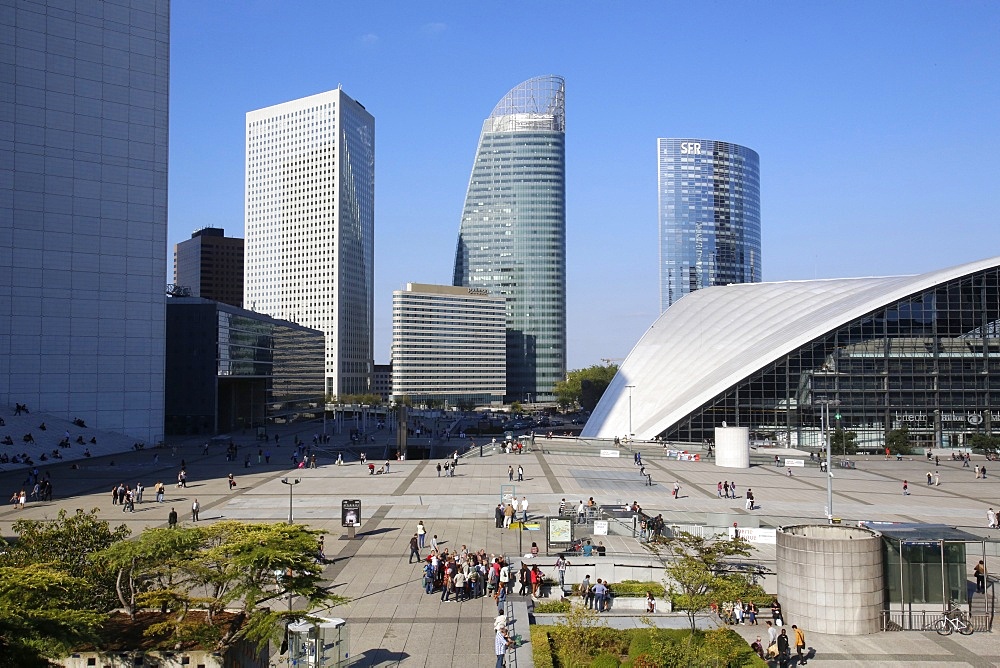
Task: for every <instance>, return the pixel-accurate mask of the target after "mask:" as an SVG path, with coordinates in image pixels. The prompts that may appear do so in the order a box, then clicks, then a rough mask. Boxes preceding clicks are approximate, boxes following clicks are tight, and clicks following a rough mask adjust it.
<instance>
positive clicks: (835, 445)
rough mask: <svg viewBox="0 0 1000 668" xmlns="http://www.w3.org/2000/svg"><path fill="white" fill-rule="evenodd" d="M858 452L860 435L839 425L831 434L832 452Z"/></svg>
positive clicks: (848, 453)
mask: <svg viewBox="0 0 1000 668" xmlns="http://www.w3.org/2000/svg"><path fill="white" fill-rule="evenodd" d="M857 452H858V435H857V434H856V433H855V432H853V431H846V430H845V429H843V428H842V427H837V428H836V429H834V430H833V433H832V434H830V454H837V453H839V454H842V455H854V454H857Z"/></svg>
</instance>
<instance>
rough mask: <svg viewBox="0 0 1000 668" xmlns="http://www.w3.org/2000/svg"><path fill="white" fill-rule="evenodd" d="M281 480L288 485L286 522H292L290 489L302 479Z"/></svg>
mask: <svg viewBox="0 0 1000 668" xmlns="http://www.w3.org/2000/svg"><path fill="white" fill-rule="evenodd" d="M281 482H283V483H285V484H286V485H288V523H289V524H293V522H292V490H294V489H295V486H296V485H298V484H299V483H300V482H302V481H301V480H300V479H299V478H295V479H294V480H289V479H288V478H282V479H281ZM289 604H291V601H290V600H289Z"/></svg>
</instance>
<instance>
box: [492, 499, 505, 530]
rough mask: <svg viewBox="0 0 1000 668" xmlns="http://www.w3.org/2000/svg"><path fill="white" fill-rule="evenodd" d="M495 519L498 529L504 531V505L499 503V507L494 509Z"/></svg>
mask: <svg viewBox="0 0 1000 668" xmlns="http://www.w3.org/2000/svg"><path fill="white" fill-rule="evenodd" d="M493 519H494V520H495V521H496V525H497V526H496V528H497V529H503V504H502V503H498V504H497V507H496V508H494V509H493Z"/></svg>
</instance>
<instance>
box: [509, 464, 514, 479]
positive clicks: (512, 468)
mask: <svg viewBox="0 0 1000 668" xmlns="http://www.w3.org/2000/svg"><path fill="white" fill-rule="evenodd" d="M507 480H509V481H510V482H514V467H513V466H508V467H507Z"/></svg>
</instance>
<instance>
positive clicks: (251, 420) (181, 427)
mask: <svg viewBox="0 0 1000 668" xmlns="http://www.w3.org/2000/svg"><path fill="white" fill-rule="evenodd" d="M323 351H324V338H323V332H320V331H318V330H315V329H309V328H308V327H302V326H301V325H296V324H295V323H292V322H287V321H284V320H276V319H274V318H271V317H268V316H266V315H262V314H260V313H254V312H253V311H245V310H243V309H241V308H237V307H235V306H230V305H228V304H222V303H220V302H214V301H210V300H207V299H198V298H196V297H174V298H171V299H169V300H167V392H166V394H167V401H166V428H167V433H168V434H217V433H221V432H232V431H236V430H239V431H243V430H250V429H253V430H255V431H256V430H258V429H260V428H264V429H265V430H266V428H267V426H268V425H270V424H273V423H275V422H290V421H294V420H298V419H311V418H314V417H320V416H322V411H323V407H324V404H323V385H324V380H323V378H324V374H323V355H324V352H323Z"/></svg>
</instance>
